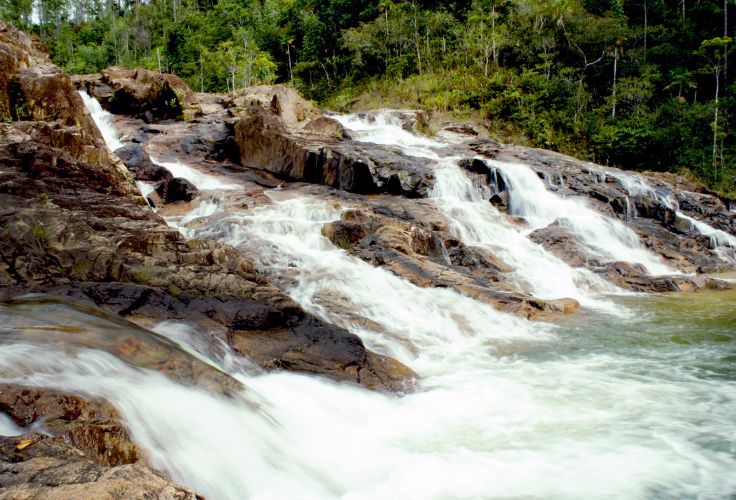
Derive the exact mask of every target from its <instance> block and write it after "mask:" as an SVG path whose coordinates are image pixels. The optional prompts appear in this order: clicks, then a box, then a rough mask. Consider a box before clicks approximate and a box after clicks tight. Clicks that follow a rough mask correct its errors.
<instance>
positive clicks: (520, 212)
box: [0, 23, 736, 498]
mask: <svg viewBox="0 0 736 500" xmlns="http://www.w3.org/2000/svg"><path fill="white" fill-rule="evenodd" d="M0 55H1V58H0V65H2V70H3V71H2V72H1V76H0V100H1V101H2V105H3V109H4V110H6V111H5V113H6V115H7V116H4V118H5V120H4V121H3V123H1V124H0V207H1V208H0V227H1V228H2V232H1V234H0V250H1V252H0V254H1V255H2V258H1V260H0V298H1V299H3V300H4V302H3V303H2V305H1V306H0V308H1V311H0V313H1V314H3V315H5V316H6V318H8V321H6V322H5V324H4V326H3V327H0V335H2V338H0V342H2V343H4V344H9V343H12V342H17V341H19V339H20V340H24V339H27V338H28V335H32V334H33V332H37V331H38V329H39V328H40V329H41V330H42V331H43V329H44V328H46V329H51V330H52V331H54V332H56V334H55V336H53V338H54V339H55V341H57V342H58V341H61V342H62V343H67V344H69V345H73V344H75V343H76V342H79V338H84V339H85V340H84V341H83V342H82V343H81V345H84V346H86V347H93V348H95V349H99V350H103V351H106V352H113V353H115V355H116V356H117V357H118V358H120V359H122V360H124V361H125V362H126V363H131V364H133V365H135V366H140V367H143V368H146V369H149V370H155V371H156V372H160V373H163V374H164V375H166V376H167V377H169V378H171V379H173V380H176V381H177V382H179V383H183V384H188V385H193V386H199V387H206V388H208V390H210V391H214V392H216V393H223V394H225V395H226V397H233V394H236V393H239V392H240V391H242V390H243V386H242V384H241V383H240V382H239V381H236V380H235V379H233V378H232V377H230V376H229V375H227V374H225V373H222V372H221V371H218V370H216V369H213V368H212V367H210V366H208V365H206V364H202V362H201V361H200V360H198V359H197V358H196V357H193V356H192V355H191V353H188V352H185V351H181V350H178V349H174V348H172V346H171V345H169V343H168V342H166V341H165V340H162V339H161V338H158V337H156V336H155V334H152V333H151V332H150V331H148V330H147V328H150V327H151V326H152V325H155V324H157V323H160V322H161V321H166V320H176V321H180V322H185V323H187V324H190V325H193V326H195V327H196V328H197V331H198V332H200V335H201V337H202V340H203V341H204V342H205V343H207V344H210V345H217V346H220V345H223V346H227V348H228V349H230V350H231V351H232V352H233V353H234V354H235V355H236V356H238V357H240V358H242V359H243V360H244V361H245V360H247V362H252V363H254V364H255V365H257V367H258V368H257V369H262V370H286V371H293V372H299V373H309V374H315V375H319V376H326V377H329V378H330V379H333V380H338V381H342V382H346V383H350V384H356V385H360V386H363V387H365V388H368V389H372V390H376V391H382V392H392V393H400V394H403V393H407V392H410V391H412V390H413V389H414V388H415V387H416V384H417V383H418V375H417V374H416V373H415V372H414V371H413V370H412V369H411V368H410V367H409V366H407V364H406V363H404V362H402V361H399V360H397V359H395V356H394V357H392V356H389V355H387V354H386V353H382V352H378V351H379V350H380V349H374V350H371V349H369V348H367V347H366V344H365V343H364V340H362V339H361V335H362V334H363V333H364V332H365V334H366V335H373V334H375V333H377V332H378V333H385V334H386V335H388V334H389V333H390V332H388V330H389V328H387V326H386V324H384V323H382V319H381V316H382V314H389V313H388V312H386V311H380V310H379V311H375V310H371V311H369V310H367V309H365V310H363V309H360V308H358V307H357V306H356V303H355V300H354V298H350V297H348V296H347V294H346V293H343V292H342V291H341V289H340V288H339V287H337V286H335V287H333V288H332V289H327V288H325V289H317V290H316V291H315V290H314V289H311V290H307V288H308V286H307V285H309V280H310V279H313V278H309V277H305V275H304V274H302V273H303V272H304V271H303V269H302V268H300V263H299V258H301V257H300V256H299V255H297V254H296V253H294V254H289V253H288V252H286V251H284V250H283V248H282V247H279V244H278V242H276V240H267V239H264V238H263V235H262V234H260V233H259V231H260V226H258V224H263V223H269V222H273V221H276V222H278V221H280V220H281V219H279V218H280V217H284V214H285V213H287V212H288V210H289V209H291V210H292V212H294V213H291V212H290V213H291V214H292V215H290V217H296V216H297V215H299V213H297V212H299V211H301V212H302V214H301V215H303V216H304V219H305V221H306V222H305V221H302V222H305V224H306V225H305V228H302V232H301V233H294V234H299V235H301V237H302V238H303V241H302V242H301V244H302V245H303V248H304V249H305V254H306V253H308V252H307V251H308V250H309V249H310V248H312V247H310V246H309V245H310V244H311V243H309V242H307V239H308V238H313V239H314V241H315V242H316V243H314V244H315V245H317V246H316V247H314V248H317V249H318V250H320V251H324V252H335V253H329V254H328V253H319V254H316V255H317V259H319V258H322V257H325V256H327V255H330V256H334V258H335V259H338V260H335V261H334V265H333V266H332V268H330V267H329V266H328V265H327V264H325V265H326V267H325V269H324V270H323V275H324V276H325V279H326V280H327V279H335V280H337V281H339V280H341V279H342V280H343V281H344V282H345V283H354V285H352V286H358V285H357V282H358V281H359V280H360V279H361V278H360V276H361V275H362V276H365V283H367V284H369V283H370V279H369V277H368V276H369V274H370V273H372V272H373V271H372V270H373V269H381V270H382V271H381V272H383V271H387V272H388V273H389V274H390V275H391V276H392V278H390V279H396V280H397V285H396V286H397V290H401V291H399V292H397V293H399V296H401V294H403V293H405V294H414V296H406V297H405V299H406V300H407V301H408V303H409V304H410V303H412V302H416V303H421V301H422V300H424V298H423V296H422V295H421V293H423V292H421V291H422V290H424V291H431V290H441V291H442V293H446V294H451V295H447V297H451V300H450V298H448V299H447V302H442V304H450V303H452V304H460V306H461V307H462V308H465V307H470V308H474V307H481V306H480V305H478V304H482V305H483V307H488V308H489V310H495V311H501V312H504V313H510V315H513V316H511V317H517V318H525V319H530V320H535V321H539V320H545V319H549V318H553V317H555V316H559V315H563V314H574V313H575V311H576V310H578V309H579V308H580V307H581V305H582V306H583V307H587V306H590V305H591V304H594V302H596V301H597V300H598V299H597V298H595V297H594V296H597V295H606V294H612V293H621V292H626V293H628V292H672V291H678V292H680V291H694V290H699V289H704V288H709V289H721V288H729V287H732V286H733V284H732V283H731V282H730V281H728V280H722V279H719V278H714V277H712V276H711V275H710V273H714V272H721V271H726V270H730V269H733V268H734V266H735V265H736V236H735V235H736V213H734V212H733V211H732V210H730V205H731V204H732V203H733V201H732V200H727V199H723V198H719V197H718V196H717V195H716V194H715V193H712V192H710V191H708V190H707V189H705V188H704V187H702V186H698V185H695V184H692V183H690V182H688V181H687V180H685V179H682V178H680V177H677V176H673V175H664V174H659V173H644V174H636V173H632V172H627V171H622V170H617V169H612V168H606V167H603V166H599V165H593V164H590V163H588V162H584V161H579V160H576V159H574V158H571V157H567V156H564V155H560V154H556V153H552V152H549V151H544V150H537V149H529V148H524V147H519V146H512V145H503V144H498V143H495V142H493V141H490V140H484V139H480V138H478V137H477V136H476V135H475V134H476V132H475V131H474V130H473V129H472V127H463V126H459V125H458V124H452V125H449V126H447V127H446V128H444V129H442V130H438V131H436V132H437V134H436V135H435V136H434V137H426V136H422V135H421V134H419V133H418V128H420V127H421V128H424V127H425V126H426V123H427V122H428V121H427V118H426V117H425V116H424V115H423V114H422V113H421V112H416V111H395V110H391V111H386V110H383V111H376V112H372V113H367V114H363V115H357V116H353V117H340V116H336V115H332V114H330V113H326V112H323V111H321V110H319V109H317V108H316V107H315V106H313V105H312V104H311V103H309V102H308V101H306V100H304V99H302V98H301V97H300V96H299V95H298V94H297V93H296V92H295V91H294V90H293V89H290V88H288V87H284V86H268V87H253V88H247V89H242V90H239V91H236V92H234V93H232V94H229V95H211V94H196V93H193V92H192V91H191V90H190V89H189V88H188V87H187V86H186V84H185V83H184V82H183V81H181V80H180V79H178V78H176V77H174V76H173V75H162V74H158V73H155V72H150V71H146V70H128V69H122V68H109V69H107V70H105V71H103V72H102V73H100V74H94V75H78V76H75V77H73V78H70V77H69V76H68V75H66V74H64V73H63V72H62V71H61V70H60V69H59V68H58V67H56V66H54V65H53V64H51V63H50V61H49V59H48V57H47V56H46V55H45V54H44V53H43V52H42V51H41V50H40V49H39V47H38V46H37V44H36V43H35V42H34V40H33V39H32V38H30V37H29V36H27V35H26V34H24V33H22V32H20V31H18V30H16V29H15V28H13V27H11V26H10V25H7V24H4V23H2V24H0ZM78 91H82V92H83V93H85V94H86V96H85V99H88V98H89V97H91V98H94V99H96V100H97V102H98V103H99V105H101V106H102V108H104V110H106V111H109V112H110V113H113V114H114V115H115V116H114V117H113V118H112V119H111V123H110V124H109V125H110V128H111V129H112V130H114V131H115V133H116V134H117V135H118V137H117V138H116V139H115V140H119V144H116V145H117V146H120V147H119V148H115V151H111V150H110V149H109V148H108V147H107V146H109V145H110V144H111V143H110V138H109V137H107V135H106V134H105V133H103V132H106V130H102V131H101V128H102V127H98V126H97V125H96V124H95V121H94V120H93V117H92V115H91V113H90V111H89V109H88V108H87V107H86V106H85V103H84V101H83V97H81V96H80V94H79V93H78ZM382 131H389V133H390V134H392V137H390V138H389V139H387V138H386V137H385V134H384V135H381V134H382ZM103 136H104V137H103ZM106 139H107V141H106ZM304 200H307V201H304ZM289 203H292V206H291V208H290V206H289V205H288V204H289ZM298 203H302V204H301V205H299V204H298ZM210 207H211V208H210ZM314 214H318V216H317V215H314ZM312 216H314V217H316V218H314V219H310V218H309V217H312ZM474 217H475V218H474ZM307 219H308V220H307ZM264 221H265V222H264ZM307 222H308V224H307ZM292 223H293V220H292V219H288V220H287V219H284V222H283V224H292ZM315 228H316V230H315ZM593 229H595V231H594V230H593ZM601 231H602V232H601ZM299 244H300V243H299V242H296V246H294V248H295V249H296V250H294V251H295V252H296V251H298V250H299ZM325 245H326V246H325ZM348 257H349V258H352V259H354V260H353V261H351V262H353V264H351V265H353V266H354V268H351V269H354V272H356V273H357V274H356V277H355V281H353V282H351V281H350V280H351V279H353V278H352V275H348V274H347V271H344V273H345V274H341V273H343V271H342V268H341V267H339V263H340V262H342V261H340V260H339V259H343V258H348ZM330 258H332V257H330ZM355 262H360V263H361V264H364V265H365V267H360V266H358V264H356V263H355ZM312 265H314V264H312ZM351 272H352V271H351ZM361 273H362V274H361ZM333 274H334V275H335V276H333ZM566 280H567V281H566ZM407 284H408V285H407ZM409 285H410V286H411V288H400V287H405V286H406V287H408V286H409ZM34 293H35V294H38V293H41V294H49V295H51V296H53V297H51V298H48V297H32V298H24V299H18V297H24V296H27V295H28V294H34ZM366 293H370V291H368V292H366ZM374 293H380V291H378V290H374ZM443 297H444V296H443ZM443 300H444V299H443ZM34 301H35V302H34ZM49 304H51V305H49ZM29 307H31V308H33V310H34V311H41V310H42V309H43V308H50V309H49V312H47V313H43V314H41V315H42V316H44V315H46V316H48V317H53V316H55V315H59V314H61V312H60V311H75V312H74V314H75V315H86V316H85V317H89V318H93V317H94V318H98V319H97V320H95V321H99V324H98V325H97V326H96V327H95V328H89V327H85V328H82V330H84V331H82V332H76V331H75V332H74V334H70V333H69V332H70V331H71V330H69V331H66V330H65V328H66V329H69V328H72V329H74V328H75V327H74V326H73V325H70V324H69V323H73V320H71V319H70V320H69V321H68V322H67V323H66V324H61V323H63V322H60V323H59V324H55V325H53V326H49V325H45V326H44V325H40V324H36V322H34V321H33V320H32V315H29V316H28V318H29V319H28V321H23V318H24V317H25V316H24V315H23V313H22V311H26V312H27V311H28V308H29ZM385 307H386V308H387V309H388V308H390V307H392V306H391V304H387V305H386V306H385ZM407 307H409V306H407ZM54 308H56V309H54ZM463 313H464V310H463V311H461V314H463ZM392 314H393V311H392ZM489 314H490V313H489ZM468 316H469V317H468V318H465V320H464V321H465V325H464V326H461V328H460V330H463V328H465V329H467V330H472V329H473V328H474V323H473V321H476V320H475V319H474V318H471V317H470V316H472V315H471V314H468ZM62 317H63V315H62ZM71 317H72V316H70V318H71ZM74 317H76V316H74ZM488 317H490V316H488ZM11 319H13V320H12V321H11ZM477 321H478V324H481V323H483V321H484V320H483V318H481V319H478V320H477ZM513 321H516V320H513ZM85 324H87V323H85ZM356 325H358V326H356ZM80 328H81V327H80ZM438 328H442V326H438ZM19 332H22V335H21V334H19ZM101 332H106V333H105V335H106V336H105V335H102V333H101ZM19 335H20V336H19ZM65 335H66V336H69V338H67V337H66V336H65ZM59 339H61V340H59ZM47 340H48V339H47V338H46V337H44V341H47ZM407 345H408V347H407V349H408V350H409V351H412V350H419V349H421V346H420V345H417V344H412V343H411V342H407ZM5 376H7V374H5ZM213 387H217V388H219V389H216V390H215V389H213ZM0 411H2V412H3V413H4V414H6V415H8V416H9V417H10V418H11V419H12V421H13V422H14V425H16V426H19V428H20V429H21V431H20V432H22V433H25V434H21V435H19V436H16V437H3V438H1V440H0V488H2V491H3V492H2V493H0V497H7V498H16V497H24V498H25V497H46V496H53V495H56V496H57V497H64V496H76V495H77V494H79V492H84V494H87V495H92V496H104V495H111V496H113V497H115V498H126V497H134V496H139V495H141V494H142V493H141V492H146V493H151V492H153V494H155V495H156V496H157V497H161V498H196V497H197V496H196V494H195V493H193V492H191V491H189V490H188V489H186V488H184V487H181V486H177V485H175V484H174V483H172V482H171V481H170V480H169V478H166V477H164V475H162V473H160V472H157V471H156V470H154V467H153V464H152V463H151V462H150V460H148V458H147V457H146V454H145V453H142V452H141V451H140V450H139V449H138V447H137V446H136V445H135V444H134V443H133V442H132V440H131V438H130V436H129V434H128V432H127V431H126V427H125V425H124V424H125V423H124V422H123V421H122V420H121V417H120V415H119V413H118V412H117V411H116V409H115V407H114V406H113V405H111V404H110V403H109V402H107V401H105V400H104V398H100V397H85V396H84V395H78V394H70V393H65V392H60V391H58V390H55V389H49V390H46V389H43V388H38V387H26V386H24V385H23V384H22V383H20V382H15V383H12V384H11V383H7V384H4V385H3V386H2V387H0ZM34 425H38V426H40V427H39V428H36V427H34ZM39 429H40V430H39Z"/></svg>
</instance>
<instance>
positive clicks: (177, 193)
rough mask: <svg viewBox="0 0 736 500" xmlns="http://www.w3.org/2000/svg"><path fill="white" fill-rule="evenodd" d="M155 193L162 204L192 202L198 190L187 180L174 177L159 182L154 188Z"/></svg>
mask: <svg viewBox="0 0 736 500" xmlns="http://www.w3.org/2000/svg"><path fill="white" fill-rule="evenodd" d="M156 193H158V195H159V196H160V197H161V199H162V200H163V203H176V202H177V201H192V200H193V199H194V197H195V196H197V193H198V190H197V188H196V187H195V186H194V184H192V183H191V182H189V181H188V180H186V179H182V178H181V177H174V178H172V179H167V180H164V181H161V182H160V183H159V184H158V185H157V186H156Z"/></svg>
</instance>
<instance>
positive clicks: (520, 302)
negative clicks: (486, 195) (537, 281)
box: [322, 208, 580, 318]
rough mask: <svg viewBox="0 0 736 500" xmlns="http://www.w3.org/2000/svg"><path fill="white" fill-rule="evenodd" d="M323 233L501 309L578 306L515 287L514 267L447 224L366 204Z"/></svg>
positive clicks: (400, 271)
mask: <svg viewBox="0 0 736 500" xmlns="http://www.w3.org/2000/svg"><path fill="white" fill-rule="evenodd" d="M322 234H323V235H324V236H326V237H327V238H328V239H330V241H332V242H333V243H334V244H335V245H337V246H338V247H341V248H344V249H346V250H348V251H349V252H351V253H352V254H354V255H356V256H358V257H360V258H362V259H363V260H365V261H367V262H370V263H371V264H374V265H376V266H381V267H383V268H385V269H388V270H390V271H391V272H393V273H394V274H396V275H397V276H400V277H402V278H404V279H406V280H408V281H410V282H411V283H413V284H415V285H417V286H420V287H423V288H428V287H441V288H451V289H454V290H456V291H458V292H459V293H461V294H463V295H466V296H468V297H471V298H473V299H475V300H478V301H479V302H485V303H487V304H489V305H492V306H493V307H495V308H496V309H499V310H503V311H509V312H513V313H516V314H519V315H522V316H526V317H528V318H535V317H538V316H540V315H542V314H544V313H549V312H563V313H568V312H572V311H574V310H576V309H577V308H578V307H579V306H580V304H578V302H577V301H576V300H574V299H570V298H560V299H558V300H541V299H537V298H535V297H532V296H531V295H527V294H523V293H521V292H519V291H518V290H515V289H514V287H512V286H511V285H510V284H509V283H507V281H508V278H507V277H506V276H505V275H506V274H507V273H509V272H511V271H512V270H513V269H511V268H510V267H508V266H507V265H506V264H504V263H503V262H501V261H500V260H498V259H496V258H495V257H494V256H493V254H492V253H491V252H488V251H485V250H483V249H480V248H473V247H468V246H466V245H464V244H463V243H462V242H460V241H459V240H458V239H456V238H454V237H452V236H451V235H450V233H449V231H448V228H447V226H446V225H440V226H436V225H435V226H434V227H432V226H427V225H426V223H425V222H424V221H422V220H416V219H415V220H412V221H409V220H401V219H398V218H394V217H391V216H387V215H385V213H384V214H381V213H380V211H378V210H376V209H375V208H374V210H373V211H372V212H368V211H362V210H350V211H347V212H346V213H345V214H344V216H343V219H342V220H340V221H337V222H333V223H330V224H327V225H325V226H324V228H323V230H322Z"/></svg>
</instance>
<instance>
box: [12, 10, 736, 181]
mask: <svg viewBox="0 0 736 500" xmlns="http://www.w3.org/2000/svg"><path fill="white" fill-rule="evenodd" d="M0 6H1V7H0V15H1V16H2V18H4V19H6V20H9V21H11V22H13V23H14V24H16V25H18V26H20V27H22V28H24V29H28V30H29V31H32V32H33V33H35V34H37V35H38V36H39V37H41V38H42V39H43V40H44V42H45V43H46V45H47V46H48V49H49V50H50V52H51V55H52V58H53V61H54V62H55V63H57V64H59V65H60V66H62V67H63V68H64V69H65V70H67V71H68V72H70V73H90V72H96V71H99V70H101V69H103V68H105V67H108V66H110V65H120V66H126V67H133V66H142V67H145V68H148V69H154V70H161V71H164V72H171V73H175V74H177V75H179V76H180V77H182V78H183V79H184V80H185V81H186V82H187V83H188V84H189V85H190V86H191V87H192V88H193V89H195V90H196V91H205V92H227V91H230V90H233V89H236V88H240V87H246V86H250V85H254V84H258V83H270V82H284V83H290V84H292V85H294V86H295V87H296V88H298V89H299V91H300V92H302V93H303V94H304V95H306V96H307V97H309V98H311V99H313V100H315V101H317V102H318V103H320V104H321V105H323V106H326V107H330V108H333V109H337V110H341V111H349V110H351V109H354V108H355V107H366V106H368V107H370V106H391V107H421V108H423V109H426V110H429V111H432V112H435V113H447V114H448V115H452V116H454V117H460V118H463V117H465V118H468V117H470V118H475V119H482V120H484V121H487V122H489V124H490V127H491V130H492V131H493V133H494V134H496V135H497V136H498V137H499V138H501V139H503V140H513V141H517V142H525V143H528V144H531V145H534V146H539V147H543V148H548V149H553V150H557V151H562V152H566V153H572V154H575V155H577V156H579V157H582V158H588V159H591V160H595V161H597V162H600V163H603V164H608V165H614V166H622V167H625V168H631V169H639V170H660V171H675V172H683V173H688V174H690V175H691V176H693V177H695V178H697V179H700V180H702V181H704V182H706V183H707V184H708V185H710V186H711V187H714V188H716V189H717V190H719V191H721V192H723V193H727V194H728V193H731V194H733V193H734V191H736V161H735V160H734V152H736V136H735V134H734V116H733V112H734V90H735V88H734V84H733V81H734V74H735V73H736V65H734V62H735V61H734V57H733V52H734V50H733V49H732V39H731V35H732V29H731V18H732V17H733V6H732V5H729V3H728V2H727V1H725V0H724V1H723V2H721V1H716V0H699V1H692V0H676V1H675V0H632V1H629V2H623V1H620V0H516V1H511V0H475V1H453V2H435V1H431V0H427V1H403V2H401V1H397V2H392V1H391V0H356V1H348V0H253V1H249V0H219V1H218V0H149V1H144V0H116V1H109V0H37V1H36V2H35V3H33V1H32V0H2V3H1V4H0ZM729 10H730V11H731V12H729Z"/></svg>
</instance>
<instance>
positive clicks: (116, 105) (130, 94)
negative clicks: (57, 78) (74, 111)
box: [73, 67, 201, 123]
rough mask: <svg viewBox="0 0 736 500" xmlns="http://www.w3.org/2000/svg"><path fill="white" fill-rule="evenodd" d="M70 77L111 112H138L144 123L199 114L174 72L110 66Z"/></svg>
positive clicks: (194, 102)
mask: <svg viewBox="0 0 736 500" xmlns="http://www.w3.org/2000/svg"><path fill="white" fill-rule="evenodd" d="M73 80H74V83H75V85H76V86H77V88H80V89H84V90H85V91H86V92H87V93H88V94H90V95H91V96H92V97H94V98H96V99H97V100H99V101H100V103H101V104H102V106H103V107H104V108H105V109H107V110H109V111H110V112H111V113H114V114H123V115H133V116H138V117H139V118H141V119H143V120H145V121H146V122H147V123H153V122H157V121H160V120H168V119H173V120H191V119H192V118H194V117H195V116H197V115H199V114H201V107H200V104H199V101H198V100H197V98H196V96H195V95H194V93H193V92H192V90H191V89H190V88H189V86H188V85H187V84H186V83H184V80H182V79H181V78H179V77H178V76H176V75H171V74H166V73H157V72H155V71H149V70H146V69H142V68H136V69H126V68H118V67H111V68H108V69H106V70H104V71H102V73H93V74H89V75H77V76H75V77H74V78H73Z"/></svg>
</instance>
